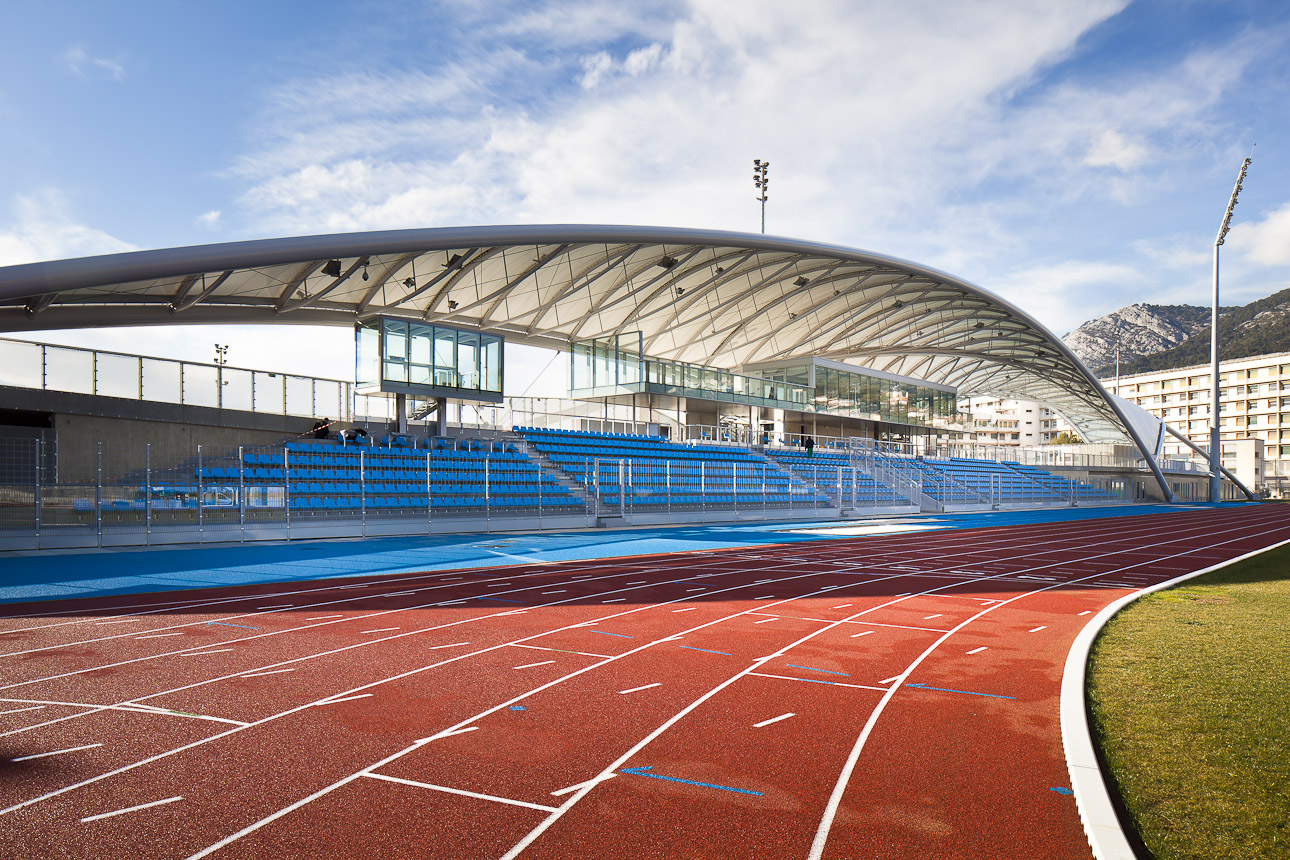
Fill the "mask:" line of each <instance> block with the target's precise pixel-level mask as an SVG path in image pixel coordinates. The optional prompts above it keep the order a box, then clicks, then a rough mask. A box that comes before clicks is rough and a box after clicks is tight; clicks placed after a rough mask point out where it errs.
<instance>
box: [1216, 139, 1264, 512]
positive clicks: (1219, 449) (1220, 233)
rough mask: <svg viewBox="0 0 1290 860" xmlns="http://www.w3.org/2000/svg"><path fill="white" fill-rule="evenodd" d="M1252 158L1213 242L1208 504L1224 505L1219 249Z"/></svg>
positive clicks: (1244, 164)
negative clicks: (1219, 396) (1219, 342)
mask: <svg viewBox="0 0 1290 860" xmlns="http://www.w3.org/2000/svg"><path fill="white" fill-rule="evenodd" d="M1250 155H1251V157H1250V158H1247V159H1245V161H1243V162H1242V163H1241V172H1240V173H1238V174H1237V176H1236V186H1235V187H1234V188H1233V189H1232V196H1231V197H1230V198H1229V199H1228V201H1227V211H1226V212H1224V213H1223V223H1222V224H1220V225H1219V227H1218V236H1216V237H1215V238H1214V303H1213V307H1212V309H1211V313H1210V322H1209V500H1210V501H1211V502H1218V501H1221V499H1220V498H1219V496H1220V490H1221V487H1220V481H1221V479H1222V472H1221V469H1222V466H1223V446H1222V443H1221V441H1220V434H1219V431H1218V424H1219V417H1218V394H1219V385H1218V249H1219V248H1220V247H1221V246H1222V244H1223V243H1224V242H1225V241H1227V231H1228V230H1229V229H1231V226H1232V211H1233V210H1234V209H1236V197H1237V195H1239V194H1240V193H1241V183H1242V182H1244V181H1245V172H1246V171H1247V170H1249V169H1250V163H1251V162H1252V161H1253V160H1254V159H1253V155H1254V151H1253V149H1252V148H1251V150H1250Z"/></svg>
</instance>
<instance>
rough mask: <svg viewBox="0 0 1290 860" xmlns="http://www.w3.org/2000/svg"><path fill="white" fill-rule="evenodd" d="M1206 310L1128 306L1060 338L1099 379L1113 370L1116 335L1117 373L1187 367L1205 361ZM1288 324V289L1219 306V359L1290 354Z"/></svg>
mask: <svg viewBox="0 0 1290 860" xmlns="http://www.w3.org/2000/svg"><path fill="white" fill-rule="evenodd" d="M1209 314H1210V311H1209V308H1203V307H1196V306H1194V305H1146V304H1135V305H1129V306H1128V307H1127V308H1121V309H1120V310H1118V311H1114V312H1113V313H1109V314H1107V315H1106V316H1104V317H1099V318H1098V319H1095V320H1089V321H1088V322H1086V323H1084V324H1083V325H1081V326H1080V327H1079V328H1077V329H1076V330H1075V331H1073V332H1071V333H1070V334H1067V335H1066V336H1065V337H1064V338H1062V339H1063V340H1064V341H1065V342H1066V345H1067V346H1069V347H1070V348H1071V350H1072V351H1073V352H1074V353H1075V354H1076V355H1077V356H1079V357H1080V359H1081V360H1082V361H1083V362H1084V363H1085V364H1086V365H1088V366H1089V367H1090V368H1092V369H1093V371H1094V372H1095V373H1097V374H1098V375H1099V376H1101V377H1103V378H1106V377H1108V376H1110V375H1112V374H1114V373H1115V344H1116V337H1117V334H1118V337H1119V341H1120V373H1121V374H1124V375H1128V374H1131V373H1145V372H1148V371H1155V370H1168V369H1171V368H1175V367H1188V366H1191V365H1196V364H1204V363H1206V362H1208V361H1209ZM1288 322H1290V289H1285V290H1282V291H1280V292H1278V293H1273V294H1272V295H1270V296H1268V297H1267V298H1263V299H1259V300H1258V301H1254V302H1251V303H1250V304H1248V305H1244V306H1241V307H1225V308H1222V309H1220V312H1219V321H1218V334H1219V344H1220V346H1219V358H1220V359H1223V360H1226V359H1232V358H1244V357H1245V356H1249V355H1262V354H1264V353H1270V352H1290V325H1287V323H1288Z"/></svg>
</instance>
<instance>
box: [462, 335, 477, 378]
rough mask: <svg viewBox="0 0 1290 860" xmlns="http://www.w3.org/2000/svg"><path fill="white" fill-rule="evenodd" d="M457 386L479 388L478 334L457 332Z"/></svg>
mask: <svg viewBox="0 0 1290 860" xmlns="http://www.w3.org/2000/svg"><path fill="white" fill-rule="evenodd" d="M457 386H458V387H459V388H469V389H477V388H479V335H478V334H475V333H474V332H465V331H459V332H457Z"/></svg>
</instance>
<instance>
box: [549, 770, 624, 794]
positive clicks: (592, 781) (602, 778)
mask: <svg viewBox="0 0 1290 860" xmlns="http://www.w3.org/2000/svg"><path fill="white" fill-rule="evenodd" d="M616 776H618V774H616V773H606V774H601V775H600V776H598V777H595V778H594V779H589V780H587V781H586V782H580V783H578V784H577V785H571V786H569V787H568V788H562V789H560V790H559V791H553V792H551V796H552V797H559V796H560V795H562V794H572V793H573V792H575V791H577V790H578V789H580V788H586V787H588V786H594V785H597V784H599V783H602V782H604V781H605V780H609V779H613V778H614V777H616Z"/></svg>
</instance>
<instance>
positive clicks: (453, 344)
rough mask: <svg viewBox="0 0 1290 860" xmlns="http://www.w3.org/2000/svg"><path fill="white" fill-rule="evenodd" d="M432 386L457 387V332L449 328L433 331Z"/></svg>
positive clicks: (438, 328)
mask: <svg viewBox="0 0 1290 860" xmlns="http://www.w3.org/2000/svg"><path fill="white" fill-rule="evenodd" d="M434 384H435V385H443V386H447V387H449V388H456V387H457V332H456V331H454V330H452V329H450V328H440V327H438V326H435V329H434Z"/></svg>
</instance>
